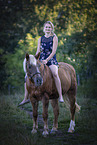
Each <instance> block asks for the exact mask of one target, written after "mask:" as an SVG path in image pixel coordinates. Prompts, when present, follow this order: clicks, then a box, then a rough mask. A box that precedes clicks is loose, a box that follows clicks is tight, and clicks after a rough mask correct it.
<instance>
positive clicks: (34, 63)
mask: <svg viewBox="0 0 97 145" xmlns="http://www.w3.org/2000/svg"><path fill="white" fill-rule="evenodd" d="M29 58H30V64H32V65H36V64H37V61H36V58H35V57H34V56H33V55H29Z"/></svg>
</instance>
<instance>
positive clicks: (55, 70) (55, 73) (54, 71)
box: [49, 65, 64, 102]
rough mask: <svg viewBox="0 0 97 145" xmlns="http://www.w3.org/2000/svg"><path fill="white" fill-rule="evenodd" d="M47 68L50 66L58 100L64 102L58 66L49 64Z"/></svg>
mask: <svg viewBox="0 0 97 145" xmlns="http://www.w3.org/2000/svg"><path fill="white" fill-rule="evenodd" d="M49 68H50V70H51V72H52V74H53V77H54V79H55V84H56V88H57V90H58V93H59V102H64V100H63V96H62V88H61V81H60V78H59V75H58V66H56V65H50V66H49Z"/></svg>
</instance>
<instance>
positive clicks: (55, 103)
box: [51, 99, 59, 133]
mask: <svg viewBox="0 0 97 145" xmlns="http://www.w3.org/2000/svg"><path fill="white" fill-rule="evenodd" d="M51 105H52V107H53V112H54V121H53V128H52V130H51V133H55V132H56V131H57V129H58V116H59V105H58V99H53V100H51Z"/></svg>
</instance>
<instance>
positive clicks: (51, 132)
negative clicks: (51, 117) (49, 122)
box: [50, 129, 58, 134]
mask: <svg viewBox="0 0 97 145" xmlns="http://www.w3.org/2000/svg"><path fill="white" fill-rule="evenodd" d="M57 131H58V130H57V129H56V130H54V129H52V130H51V131H50V134H56V132H57Z"/></svg>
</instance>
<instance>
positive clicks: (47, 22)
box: [43, 21, 56, 35]
mask: <svg viewBox="0 0 97 145" xmlns="http://www.w3.org/2000/svg"><path fill="white" fill-rule="evenodd" d="M46 24H50V25H51V28H52V32H51V34H52V35H56V34H55V33H54V25H53V23H52V22H51V21H46V22H45V23H44V25H43V32H44V27H45V25H46Z"/></svg>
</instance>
